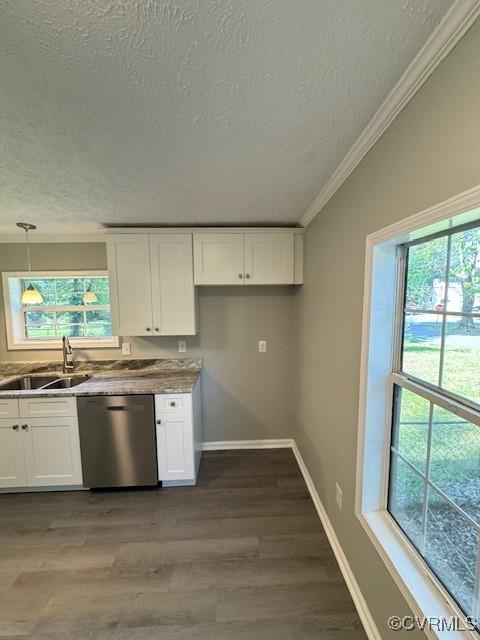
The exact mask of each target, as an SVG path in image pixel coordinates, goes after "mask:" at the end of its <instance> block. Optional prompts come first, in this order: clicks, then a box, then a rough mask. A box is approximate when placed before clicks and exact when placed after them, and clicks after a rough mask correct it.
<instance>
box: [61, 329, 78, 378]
mask: <svg viewBox="0 0 480 640" xmlns="http://www.w3.org/2000/svg"><path fill="white" fill-rule="evenodd" d="M62 343H63V373H69V372H70V371H73V369H74V367H75V364H74V362H73V358H74V356H73V349H72V346H71V344H70V340H69V339H68V338H67V336H63V338H62Z"/></svg>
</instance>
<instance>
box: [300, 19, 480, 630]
mask: <svg viewBox="0 0 480 640" xmlns="http://www.w3.org/2000/svg"><path fill="white" fill-rule="evenodd" d="M479 50H480V23H477V24H476V25H475V26H474V27H473V28H472V29H471V30H470V32H469V33H468V34H467V35H466V36H465V37H464V39H463V40H462V41H461V42H460V43H459V45H458V46H457V47H456V48H455V50H454V51H453V52H452V53H451V54H450V56H449V57H448V58H447V59H446V60H445V61H444V62H443V63H442V64H441V66H440V67H439V68H438V69H437V70H436V71H435V73H434V74H433V76H432V77H431V78H430V79H429V80H428V82H427V83H426V85H424V87H423V88H422V89H421V90H420V92H419V93H418V94H417V95H416V96H415V97H414V99H413V100H412V101H411V102H410V104H409V105H408V106H407V108H406V109H405V110H404V111H403V112H402V113H401V115H400V116H399V117H398V118H397V120H396V121H395V122H394V123H393V125H392V126H391V127H390V128H389V130H388V131H387V132H386V133H385V134H384V135H383V136H382V138H381V139H380V141H379V142H378V143H377V144H376V145H375V147H374V148H373V149H372V150H371V151H370V152H369V154H368V155H367V156H366V158H365V159H364V160H363V162H362V163H361V164H360V165H359V166H358V168H357V169H356V170H355V171H354V172H353V174H352V175H351V176H350V178H349V179H348V180H347V181H346V182H345V184H344V185H343V186H342V188H341V189H340V190H339V191H338V192H337V194H336V195H335V196H334V198H333V199H332V200H331V201H330V202H329V203H328V205H327V206H326V207H325V209H324V210H323V211H322V212H321V214H320V216H319V217H318V218H317V219H316V220H315V222H314V223H313V224H312V225H310V226H309V227H308V229H307V232H306V247H305V249H306V251H305V253H306V265H305V285H304V286H303V288H301V289H299V290H298V293H297V302H298V308H297V312H298V325H297V341H298V359H297V365H296V380H297V385H296V398H295V402H294V407H295V411H296V423H297V433H296V436H295V437H296V439H297V441H298V443H299V446H300V450H301V452H302V455H303V457H304V459H305V461H306V464H307V466H308V468H309V470H310V473H311V474H312V477H313V479H314V482H315V484H316V487H317V489H318V492H319V494H320V498H321V499H322V502H323V504H324V505H325V507H326V509H327V512H328V515H329V517H330V519H331V521H332V524H333V526H334V528H335V530H336V532H337V535H338V537H339V539H340V542H341V544H342V547H343V549H344V551H345V553H346V555H347V557H348V560H349V562H350V564H351V566H352V569H353V571H354V574H355V576H356V578H357V580H358V582H359V584H360V587H361V589H362V592H363V594H364V596H365V597H366V600H367V602H368V604H369V606H370V608H371V611H372V613H373V614H374V617H375V619H376V622H377V624H378V627H379V629H380V632H381V634H382V636H383V637H390V636H391V637H392V638H394V637H397V636H398V634H395V633H393V632H388V630H387V629H386V626H385V623H386V620H387V618H388V616H390V615H396V614H398V615H402V614H403V613H404V612H406V610H407V607H406V604H405V602H404V601H403V598H402V596H401V595H400V592H399V591H398V589H397V588H396V586H395V585H394V583H393V581H392V579H391V577H390V575H389V573H388V572H387V570H386V568H385V567H384V566H383V564H382V562H381V561H380V559H379V557H378V556H377V553H376V552H375V550H374V548H373V546H372V545H371V543H370V542H369V540H368V539H367V537H366V535H365V533H364V532H363V529H362V528H361V526H360V524H359V522H358V521H357V519H356V517H355V515H354V496H355V466H356V444H357V419H358V388H359V369H360V339H361V323H362V301H363V275H364V257H365V251H364V249H365V237H366V235H367V234H369V233H371V232H373V231H376V230H377V229H380V228H382V227H385V226H387V225H389V224H391V223H393V222H395V221H398V220H400V219H402V218H405V217H407V216H409V215H411V214H413V213H416V212H418V211H421V210H422V209H424V208H426V207H428V206H431V205H434V204H436V203H438V202H441V201H442V200H444V199H446V198H448V197H450V196H453V195H455V194H458V193H460V192H461V191H464V190H466V189H468V188H471V187H473V186H475V185H478V184H480V56H479V55H478V53H479ZM336 481H338V482H339V483H340V485H341V486H342V489H343V510H342V512H339V511H338V510H337V509H336V506H335V482H336ZM416 635H417V634H415V633H413V632H412V633H409V634H408V636H409V638H412V639H413V638H414V637H416ZM420 635H421V634H420V633H418V637H420ZM422 637H423V635H422Z"/></svg>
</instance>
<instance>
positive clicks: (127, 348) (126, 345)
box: [122, 342, 132, 356]
mask: <svg viewBox="0 0 480 640" xmlns="http://www.w3.org/2000/svg"><path fill="white" fill-rule="evenodd" d="M131 353H132V349H131V345H130V342H122V354H123V355H124V356H129V355H130V354H131Z"/></svg>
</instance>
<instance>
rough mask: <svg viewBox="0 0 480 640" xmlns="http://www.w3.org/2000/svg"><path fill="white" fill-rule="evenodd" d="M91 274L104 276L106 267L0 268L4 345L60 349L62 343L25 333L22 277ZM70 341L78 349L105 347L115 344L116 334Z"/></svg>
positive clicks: (83, 276) (32, 348)
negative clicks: (68, 268)
mask: <svg viewBox="0 0 480 640" xmlns="http://www.w3.org/2000/svg"><path fill="white" fill-rule="evenodd" d="M95 276H100V277H103V278H108V271H103V270H102V271H32V272H31V273H29V272H28V271H15V272H9V271H5V272H3V273H2V285H3V304H4V312H5V325H6V329H7V349H8V350H9V351H13V350H37V349H60V348H61V347H62V340H61V338H60V339H59V338H52V339H46V340H35V339H28V338H26V337H25V325H24V318H23V309H22V306H21V304H20V298H21V280H22V279H24V278H32V279H36V278H75V277H77V278H89V277H95ZM92 309H93V307H92ZM70 343H71V345H72V347H76V348H78V349H105V348H115V347H118V345H119V339H118V336H106V337H102V338H92V337H88V338H71V339H70Z"/></svg>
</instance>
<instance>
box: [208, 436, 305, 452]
mask: <svg viewBox="0 0 480 640" xmlns="http://www.w3.org/2000/svg"><path fill="white" fill-rule="evenodd" d="M292 446H293V440H292V438H285V439H283V440H218V441H216V442H203V443H202V451H221V450H226V449H291V448H292Z"/></svg>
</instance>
